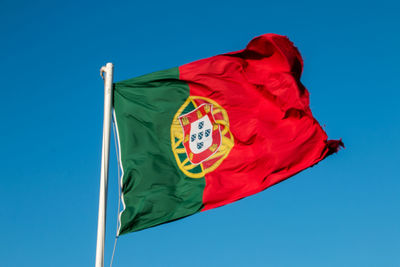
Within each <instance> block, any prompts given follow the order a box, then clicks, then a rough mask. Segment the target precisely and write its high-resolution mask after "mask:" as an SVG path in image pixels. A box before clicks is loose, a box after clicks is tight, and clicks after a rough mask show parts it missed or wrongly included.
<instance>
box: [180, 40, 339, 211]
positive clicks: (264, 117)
mask: <svg viewBox="0 0 400 267" xmlns="http://www.w3.org/2000/svg"><path fill="white" fill-rule="evenodd" d="M302 69H303V60H302V58H301V55H300V53H299V51H298V50H297V48H296V47H295V46H294V45H293V44H292V42H291V41H290V40H289V39H288V38H286V37H285V36H281V35H276V34H265V35H261V36H259V37H256V38H254V39H253V40H251V41H250V43H249V44H248V45H247V47H246V48H245V49H243V50H240V51H237V52H232V53H227V54H222V55H218V56H214V57H210V58H207V59H202V60H199V61H195V62H192V63H189V64H186V65H183V66H181V67H179V71H180V79H181V80H184V81H186V82H187V83H188V84H189V88H190V95H192V96H203V97H207V98H210V99H213V100H215V101H217V102H218V103H219V104H220V105H221V106H222V107H223V108H224V109H225V110H226V111H227V113H228V116H229V121H230V131H231V132H232V134H233V137H234V141H235V144H234V147H233V148H232V150H231V151H230V153H229V156H228V157H227V158H226V159H225V160H224V161H223V162H222V164H221V165H220V166H219V167H218V168H217V169H216V170H214V171H213V172H210V173H208V174H206V177H205V178H206V187H205V190H204V194H203V203H204V208H203V210H208V209H212V208H216V207H219V206H222V205H225V204H228V203H231V202H233V201H235V200H238V199H241V198H243V197H246V196H249V195H252V194H255V193H257V192H259V191H262V190H264V189H266V188H268V187H270V186H272V185H274V184H276V183H279V182H281V181H282V180H285V179H287V178H288V177H290V176H293V175H294V174H296V173H298V172H300V171H302V170H304V169H306V168H308V167H310V166H312V165H314V164H316V163H318V162H319V161H320V160H322V159H324V158H325V157H327V156H328V155H330V154H332V153H334V152H337V151H338V149H339V147H340V146H343V143H342V142H341V140H330V141H328V140H327V135H326V133H325V132H324V130H323V129H322V128H321V126H320V125H319V123H318V122H317V121H316V120H315V119H314V117H313V115H312V113H311V110H310V108H309V94H308V91H307V89H306V88H305V87H304V86H303V85H302V84H301V82H300V77H301V73H302Z"/></svg>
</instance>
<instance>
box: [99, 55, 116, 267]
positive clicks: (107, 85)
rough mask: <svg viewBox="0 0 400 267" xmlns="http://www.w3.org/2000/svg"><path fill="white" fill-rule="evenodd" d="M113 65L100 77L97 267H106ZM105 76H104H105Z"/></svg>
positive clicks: (110, 64)
mask: <svg viewBox="0 0 400 267" xmlns="http://www.w3.org/2000/svg"><path fill="white" fill-rule="evenodd" d="M113 69H114V65H113V64H112V63H107V64H106V65H105V66H103V67H101V69H100V75H101V77H103V80H104V121H103V145H102V151H101V172H100V196H99V217H98V221H97V245H96V267H104V240H105V232H106V210H107V187H108V160H109V154H110V153H109V152H110V128H111V109H112V98H113V94H112V86H113ZM103 74H104V75H103Z"/></svg>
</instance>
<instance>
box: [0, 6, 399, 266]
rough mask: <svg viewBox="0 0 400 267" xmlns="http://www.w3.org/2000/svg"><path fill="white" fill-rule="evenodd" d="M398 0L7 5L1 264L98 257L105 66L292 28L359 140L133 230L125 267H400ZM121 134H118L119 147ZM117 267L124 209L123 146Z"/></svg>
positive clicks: (1, 12)
mask: <svg viewBox="0 0 400 267" xmlns="http://www.w3.org/2000/svg"><path fill="white" fill-rule="evenodd" d="M399 9H400V5H399V4H398V2H397V1H394V0H393V1H385V0H383V1H342V0H339V1H328V2H326V1H265V0H264V1H253V0H248V1H211V0H205V1H160V2H157V1H150V2H145V1H140V2H139V1H136V2H135V1H113V2H111V1H110V2H109V3H106V2H101V1H18V0H13V1H11V0H2V1H1V8H0V36H1V42H0V58H1V60H0V77H1V89H0V90H1V97H0V103H1V105H0V111H1V112H0V114H1V115H0V117H1V123H0V130H1V139H0V166H1V180H0V182H1V185H0V203H1V205H0V218H1V219H0V265H1V266H4V267H9V266H10V267H13V266H39V267H45V266H49V267H53V266H58V267H64V266H66V267H67V266H68V267H71V266H74V267H75V266H78V267H79V266H85V267H86V266H94V258H95V244H96V227H97V208H98V191H99V173H100V151H101V135H102V132H101V131H102V114H103V113H102V112H103V111H102V109H103V82H102V80H101V78H100V76H99V68H100V67H101V66H102V65H103V64H105V63H106V62H113V63H114V64H115V80H123V79H127V78H131V77H134V76H138V75H141V74H145V73H149V72H152V71H156V70H162V69H166V68H169V67H174V66H179V65H182V64H184V63H187V62H190V61H193V60H196V59H200V58H205V57H209V56H213V55H216V54H220V53H224V52H228V51H234V50H239V49H242V48H243V47H244V46H245V45H246V44H247V42H248V41H249V40H250V39H251V38H253V37H254V36H257V35H260V34H263V33H269V32H272V33H278V34H282V35H287V36H288V37H289V38H290V39H291V40H292V41H293V42H294V43H295V45H296V46H297V47H298V48H299V49H300V52H301V53H302V55H303V58H304V61H305V68H304V74H303V77H302V81H303V83H304V84H305V85H306V87H307V88H308V89H309V91H310V95H311V108H312V111H313V113H314V115H315V117H316V118H317V119H318V120H319V122H320V123H321V124H322V125H324V124H325V125H326V128H325V129H326V131H327V133H328V135H329V137H330V138H331V139H337V138H343V141H344V143H345V145H346V149H345V150H342V151H340V152H339V153H338V154H336V155H334V156H331V157H329V158H327V159H326V160H324V161H323V162H321V163H320V164H318V165H317V166H315V167H313V168H311V169H308V170H306V171H304V172H302V173H300V174H298V175H296V176H295V177H293V178H291V179H289V180H287V181H285V182H283V183H280V184H279V185H277V186H274V187H272V188H270V189H268V190H266V191H264V192H262V193H260V194H257V195H254V196H251V197H248V198H246V199H244V200H241V201H239V202H236V203H233V204H230V205H228V206H225V207H222V208H218V209H215V210H211V211H207V212H204V213H200V214H196V215H194V216H191V217H188V218H185V219H183V220H180V221H177V222H174V223H170V224H166V225H162V226H159V227H155V228H152V229H148V230H144V231H141V232H138V233H133V234H128V235H125V236H122V237H121V238H119V241H118V245H117V251H116V255H115V261H114V266H115V267H120V266H121V267H122V266H151V267H153V266H155V267H158V266H160V267H164V266H167V267H169V266H172V267H180V266H182V267H187V266H207V267H214V266H215V267H220V266H230V267H233V266H271V267H291V266H295V267H296V266H306V267H314V266H315V267H321V266H323V267H330V266H332V267H337V266H351V267H356V266H360V267H367V266H371V267H372V266H377V267H382V266H385V267H386V266H387V267H394V266H400V174H399V170H398V168H399V164H400V156H399V153H400V138H399V137H400V119H399V116H400V111H399V104H398V102H399V98H400V83H399V76H400V67H399V62H400V55H399V47H400V34H399V28H400V18H399V14H398V13H399ZM112 142H113V141H112ZM111 156H112V157H111V158H112V161H111V168H110V184H109V185H110V191H109V202H108V204H109V206H108V208H109V209H108V211H109V213H108V225H107V226H108V227H107V240H106V242H107V246H106V260H105V262H106V265H108V264H109V262H110V257H111V252H112V246H113V241H114V239H113V237H114V235H115V231H116V214H117V196H118V194H117V192H118V191H117V190H118V187H117V169H116V159H115V150H114V146H112V147H111Z"/></svg>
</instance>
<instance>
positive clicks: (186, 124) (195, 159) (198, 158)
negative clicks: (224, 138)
mask: <svg viewBox="0 0 400 267" xmlns="http://www.w3.org/2000/svg"><path fill="white" fill-rule="evenodd" d="M212 111H213V105H212V104H202V105H200V106H199V107H197V108H196V109H195V110H192V111H191V112H189V113H186V114H184V115H181V116H179V117H178V119H179V122H180V123H181V126H182V129H183V146H184V147H185V150H186V155H187V157H188V159H189V161H190V162H191V163H192V164H200V163H201V162H203V161H205V160H206V159H208V158H209V157H211V156H212V155H213V154H215V153H216V152H217V151H218V148H219V147H220V146H221V131H220V126H219V124H218V123H216V122H215V119H214V116H213V114H212ZM204 116H208V118H209V119H210V122H211V124H212V125H213V128H212V138H213V142H212V144H211V146H210V147H209V148H207V149H206V150H204V151H203V152H201V153H198V154H195V153H193V152H192V151H191V150H190V147H189V138H190V136H189V135H190V129H191V125H192V123H193V122H195V121H197V120H198V119H201V118H202V117H204Z"/></svg>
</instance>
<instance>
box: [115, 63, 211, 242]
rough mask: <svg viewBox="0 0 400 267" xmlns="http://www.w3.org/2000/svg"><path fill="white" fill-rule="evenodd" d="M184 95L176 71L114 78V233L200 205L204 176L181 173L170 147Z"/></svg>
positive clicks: (184, 213)
mask: <svg viewBox="0 0 400 267" xmlns="http://www.w3.org/2000/svg"><path fill="white" fill-rule="evenodd" d="M188 96H189V87H188V85H187V84H186V83H185V82H183V81H180V80H179V69H178V68H172V69H169V70H164V71H159V72H155V73H151V74H148V75H144V76H141V77H137V78H133V79H129V80H126V81H122V82H117V83H115V85H114V109H115V115H116V121H117V127H118V135H119V144H120V152H121V162H122V167H123V178H122V181H123V182H122V193H123V201H124V203H125V209H124V210H123V212H122V214H121V226H120V231H119V235H122V234H126V233H129V232H133V231H138V230H142V229H145V228H148V227H151V226H155V225H158V224H161V223H165V222H168V221H172V220H176V219H179V218H182V217H185V216H188V215H191V214H193V213H196V212H197V211H200V209H201V208H202V207H203V204H202V196H203V190H204V186H205V180H204V177H203V178H200V179H193V178H188V177H186V176H185V175H184V174H183V173H182V172H181V171H180V170H179V168H178V166H177V164H176V161H175V158H174V155H173V152H172V150H171V134H170V128H171V123H172V120H173V117H174V115H175V113H176V112H177V110H178V109H179V107H180V106H181V105H182V104H183V103H184V102H185V100H186V99H187V98H188Z"/></svg>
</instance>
